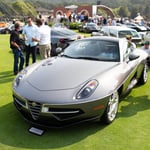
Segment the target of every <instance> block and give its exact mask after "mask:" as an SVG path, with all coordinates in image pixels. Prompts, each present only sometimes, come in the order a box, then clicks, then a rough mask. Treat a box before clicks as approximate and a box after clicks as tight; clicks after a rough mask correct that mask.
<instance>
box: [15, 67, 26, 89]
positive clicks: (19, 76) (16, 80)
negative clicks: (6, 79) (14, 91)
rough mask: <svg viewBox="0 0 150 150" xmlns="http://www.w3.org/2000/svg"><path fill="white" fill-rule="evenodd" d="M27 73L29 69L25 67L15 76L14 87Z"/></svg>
mask: <svg viewBox="0 0 150 150" xmlns="http://www.w3.org/2000/svg"><path fill="white" fill-rule="evenodd" d="M26 74H27V70H26V69H23V70H22V71H21V72H20V73H19V74H18V75H17V77H16V78H15V80H14V82H13V87H18V86H19V84H20V82H21V80H22V79H23V78H24V76H25V75H26Z"/></svg>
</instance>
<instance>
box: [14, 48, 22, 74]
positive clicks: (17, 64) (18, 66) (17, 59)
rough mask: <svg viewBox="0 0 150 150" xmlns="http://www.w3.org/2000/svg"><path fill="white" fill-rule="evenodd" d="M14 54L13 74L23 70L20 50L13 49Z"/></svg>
mask: <svg viewBox="0 0 150 150" xmlns="http://www.w3.org/2000/svg"><path fill="white" fill-rule="evenodd" d="M13 54H14V74H17V73H18V72H19V71H21V70H22V69H23V65H24V54H23V52H22V51H21V50H18V49H17V48H16V49H13Z"/></svg>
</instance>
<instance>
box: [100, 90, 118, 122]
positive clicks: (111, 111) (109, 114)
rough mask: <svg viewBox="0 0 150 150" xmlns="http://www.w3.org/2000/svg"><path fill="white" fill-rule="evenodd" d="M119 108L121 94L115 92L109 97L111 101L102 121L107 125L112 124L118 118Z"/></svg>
mask: <svg viewBox="0 0 150 150" xmlns="http://www.w3.org/2000/svg"><path fill="white" fill-rule="evenodd" d="M118 106H119V94H118V92H115V93H113V94H112V95H111V96H110V97H109V101H108V104H107V107H106V109H105V111H104V114H103V115H102V117H101V121H102V122H103V123H105V124H110V123H112V122H113V121H114V120H115V118H116V116H117V113H118Z"/></svg>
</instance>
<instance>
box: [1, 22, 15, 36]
mask: <svg viewBox="0 0 150 150" xmlns="http://www.w3.org/2000/svg"><path fill="white" fill-rule="evenodd" d="M12 30H14V24H9V25H7V26H5V27H1V28H0V34H9V33H11V31H12Z"/></svg>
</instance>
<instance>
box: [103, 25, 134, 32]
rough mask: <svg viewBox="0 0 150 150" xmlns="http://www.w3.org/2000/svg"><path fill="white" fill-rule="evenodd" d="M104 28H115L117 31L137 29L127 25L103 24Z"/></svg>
mask: <svg viewBox="0 0 150 150" xmlns="http://www.w3.org/2000/svg"><path fill="white" fill-rule="evenodd" d="M102 28H104V29H105V28H106V29H113V30H116V31H122V30H124V31H125V30H130V31H136V30H135V29H132V28H129V27H126V26H103V27H102Z"/></svg>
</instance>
